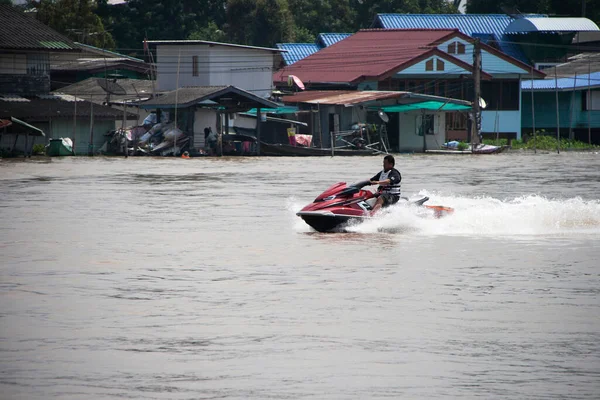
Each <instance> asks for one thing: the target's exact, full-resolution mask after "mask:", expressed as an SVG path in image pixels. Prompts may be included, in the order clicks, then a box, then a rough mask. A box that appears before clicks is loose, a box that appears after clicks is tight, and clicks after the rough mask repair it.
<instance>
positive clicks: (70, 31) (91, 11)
mask: <svg viewBox="0 0 600 400" xmlns="http://www.w3.org/2000/svg"><path fill="white" fill-rule="evenodd" d="M28 7H30V8H31V7H33V8H35V9H36V10H37V19H38V20H40V21H41V22H43V23H44V24H46V25H48V26H49V27H51V28H52V29H54V30H56V31H57V32H60V33H62V34H63V35H65V36H67V37H69V38H70V39H72V40H74V41H77V42H80V43H85V44H90V45H92V46H97V47H101V48H108V49H112V48H114V47H115V41H114V39H113V37H112V35H111V34H110V33H109V32H108V31H107V30H106V29H105V28H104V24H103V23H102V20H101V19H100V17H99V16H98V15H96V14H95V9H96V4H95V2H94V1H93V0H54V1H52V0H39V1H35V0H34V1H29V2H28Z"/></svg>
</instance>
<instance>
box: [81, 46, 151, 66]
mask: <svg viewBox="0 0 600 400" xmlns="http://www.w3.org/2000/svg"><path fill="white" fill-rule="evenodd" d="M75 44H76V45H77V46H79V47H80V48H81V49H83V50H87V51H88V52H91V53H95V54H101V55H109V56H110V57H112V58H121V59H128V60H131V61H138V62H145V61H144V60H142V59H140V58H135V57H131V56H128V55H126V54H121V53H117V52H114V51H110V50H106V49H101V48H100V47H96V46H92V45H89V44H84V43H79V42H75Z"/></svg>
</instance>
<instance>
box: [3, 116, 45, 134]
mask: <svg viewBox="0 0 600 400" xmlns="http://www.w3.org/2000/svg"><path fill="white" fill-rule="evenodd" d="M10 120H11V121H12V122H14V123H15V124H18V125H20V126H21V127H22V128H24V130H25V131H29V134H30V135H33V136H46V135H44V131H43V130H41V129H39V128H36V127H35V126H33V125H29V124H28V123H27V122H25V121H21V120H20V119H16V118H15V117H10Z"/></svg>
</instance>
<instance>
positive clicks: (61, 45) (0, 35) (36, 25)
mask: <svg viewBox="0 0 600 400" xmlns="http://www.w3.org/2000/svg"><path fill="white" fill-rule="evenodd" d="M0 49H15V50H17V49H18V50H21V49H23V50H45V51H48V50H54V51H65V50H66V51H79V49H78V48H77V46H76V45H75V44H74V43H73V42H72V41H71V40H70V39H68V38H67V37H65V36H63V35H61V34H60V33H58V32H56V31H55V30H53V29H52V28H50V27H48V26H46V25H44V24H43V23H41V22H40V21H38V20H37V19H35V18H32V17H30V16H28V15H25V14H24V13H23V12H21V11H19V10H18V9H16V8H14V7H12V6H11V5H9V4H0Z"/></svg>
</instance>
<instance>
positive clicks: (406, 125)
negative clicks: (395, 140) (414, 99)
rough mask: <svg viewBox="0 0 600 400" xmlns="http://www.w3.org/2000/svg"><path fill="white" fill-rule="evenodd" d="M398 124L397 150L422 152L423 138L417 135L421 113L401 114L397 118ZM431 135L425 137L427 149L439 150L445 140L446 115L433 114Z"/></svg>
mask: <svg viewBox="0 0 600 400" xmlns="http://www.w3.org/2000/svg"><path fill="white" fill-rule="evenodd" d="M398 121H399V122H398V123H399V124H400V137H399V146H398V147H399V150H400V151H401V152H404V151H414V152H422V151H423V136H420V135H419V127H420V126H421V113H420V112H410V113H401V114H400V118H398ZM433 130H434V134H433V135H425V141H426V147H427V149H439V148H440V146H441V145H442V144H443V143H444V142H445V138H446V114H445V113H435V114H434V120H433Z"/></svg>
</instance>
